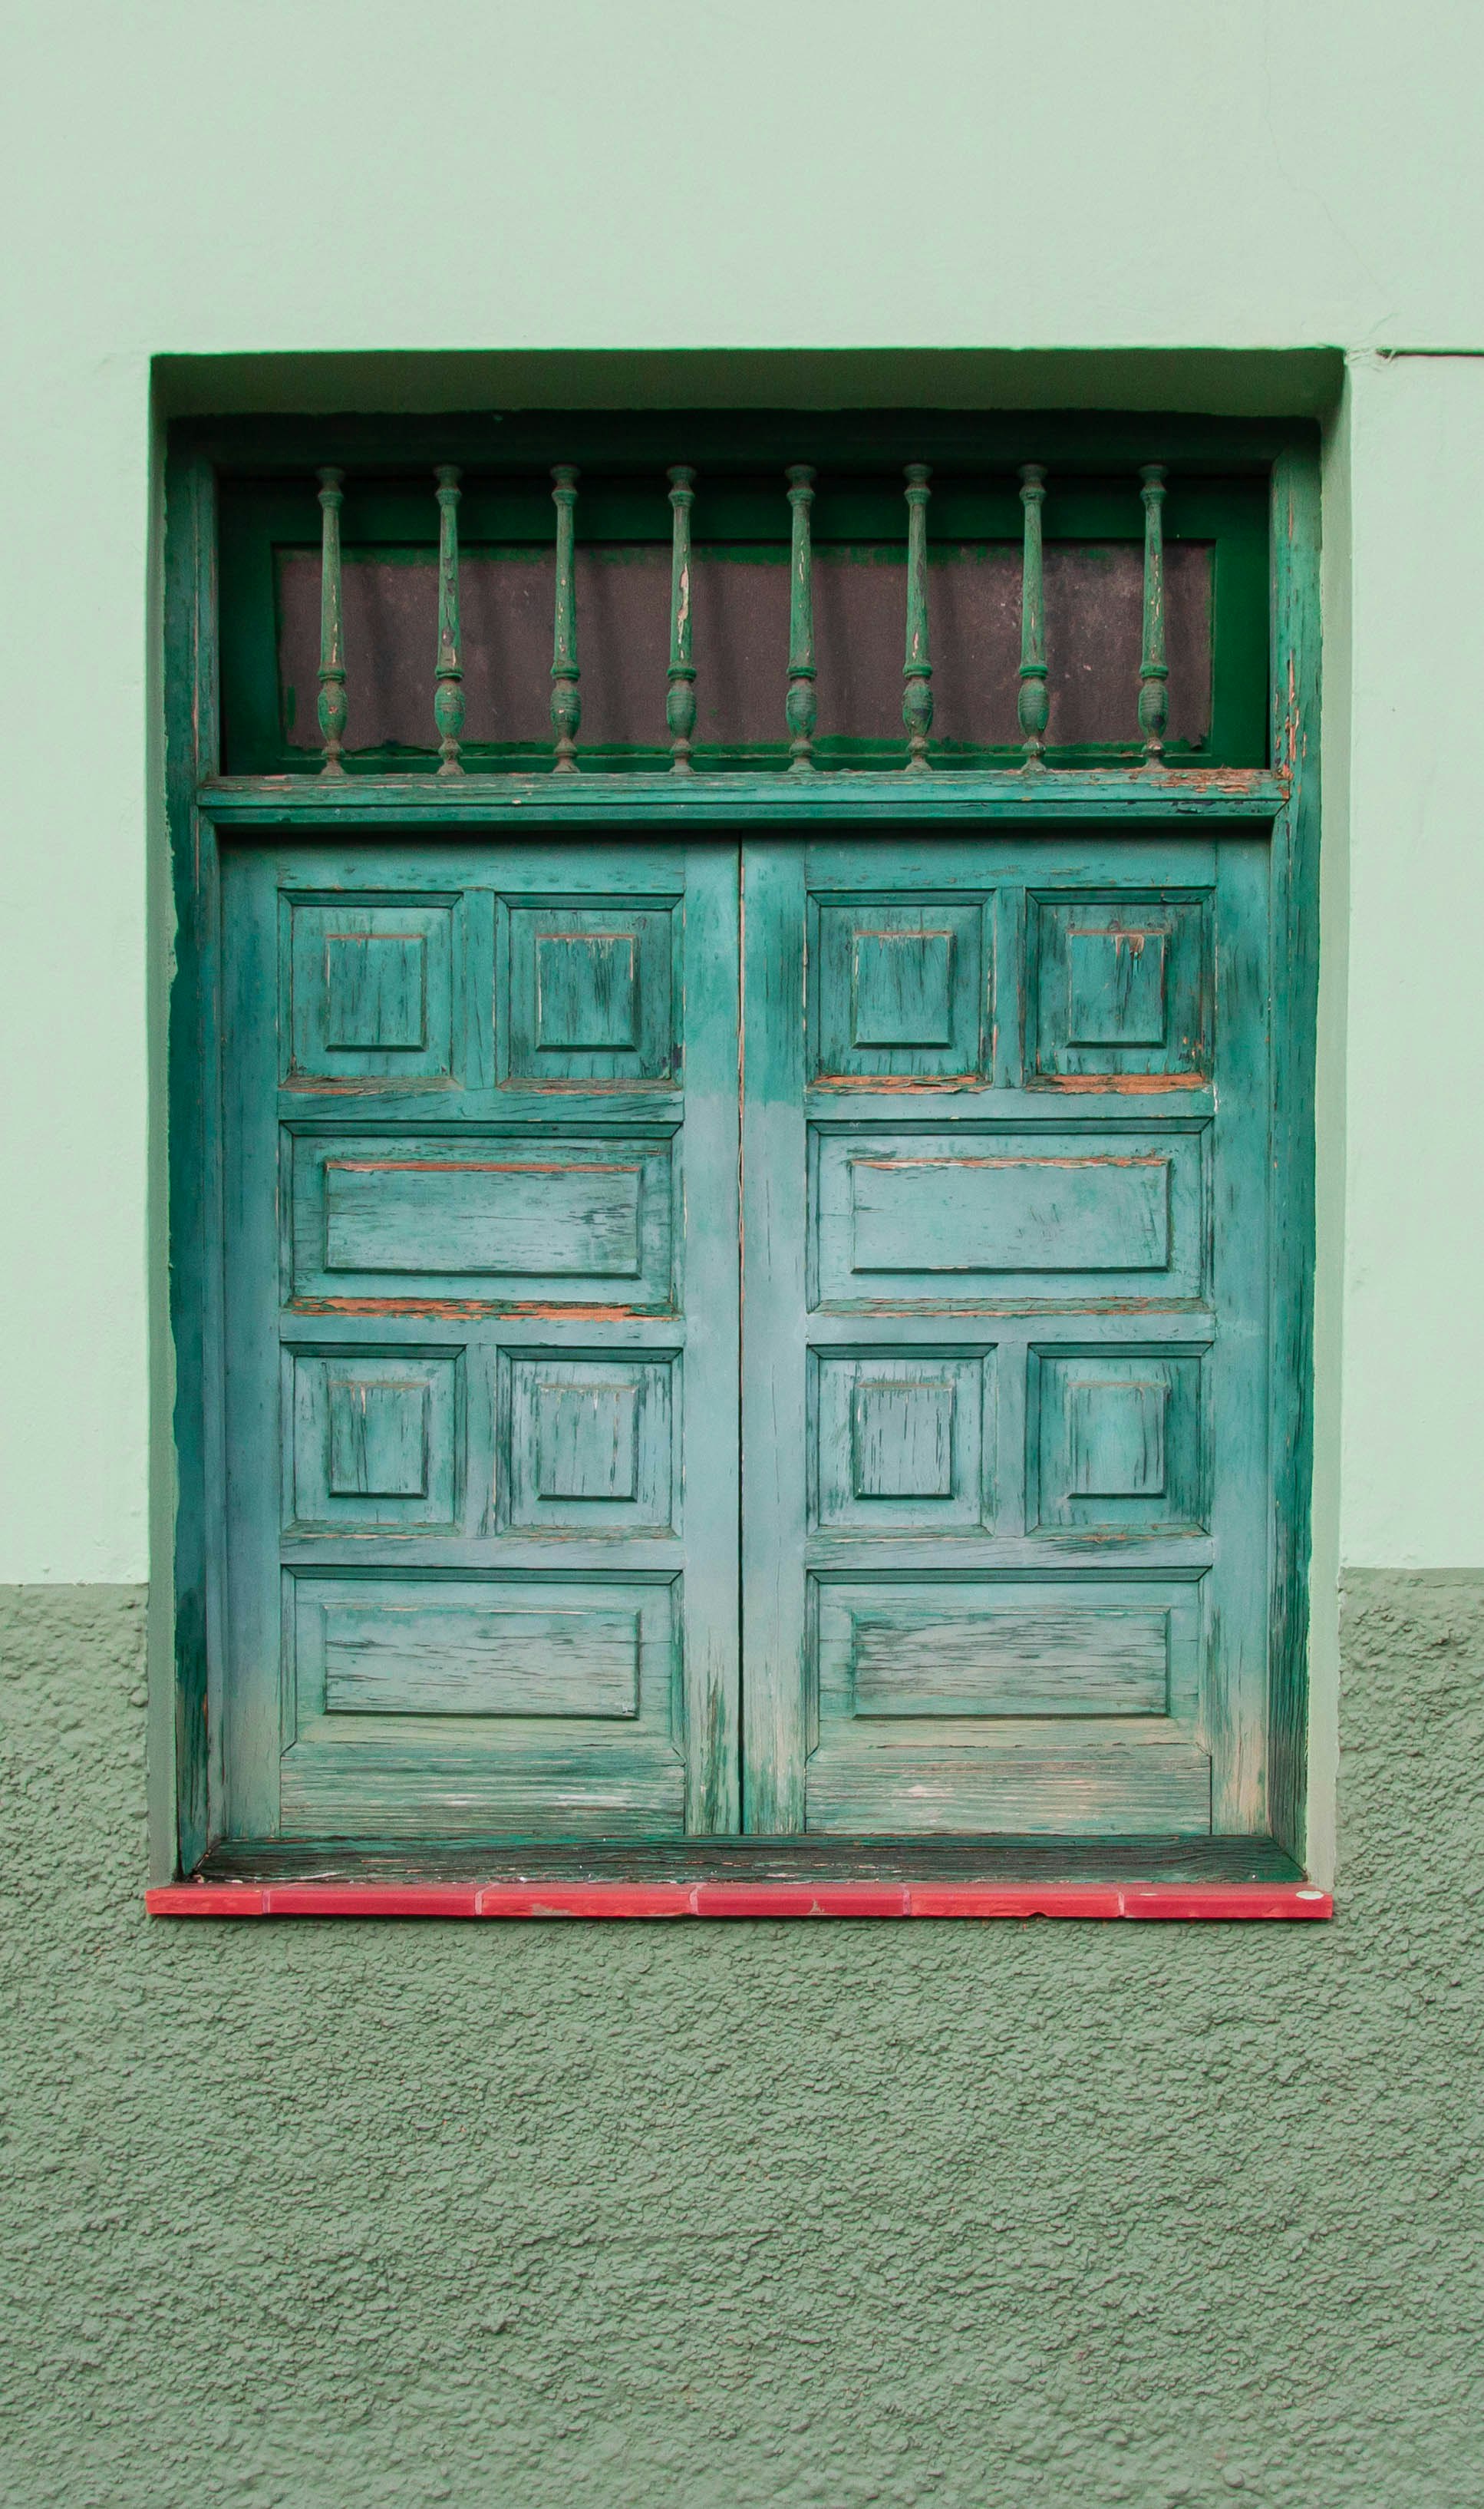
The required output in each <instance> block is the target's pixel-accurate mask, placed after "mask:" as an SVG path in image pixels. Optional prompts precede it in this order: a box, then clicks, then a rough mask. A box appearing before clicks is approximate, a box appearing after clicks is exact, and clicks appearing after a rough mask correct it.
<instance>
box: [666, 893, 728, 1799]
mask: <svg viewBox="0 0 1484 2509" xmlns="http://www.w3.org/2000/svg"><path fill="white" fill-rule="evenodd" d="M740 922H741V900H740V896H739V891H738V877H737V856H736V853H735V851H734V849H733V848H732V847H731V846H730V845H717V844H704V843H703V844H696V845H690V846H687V847H686V925H685V958H684V971H683V979H682V983H683V999H684V1014H683V1016H684V1036H685V1047H686V1121H685V1147H684V1150H683V1153H682V1157H683V1173H682V1180H681V1194H682V1244H683V1247H684V1255H683V1260H684V1265H685V1306H686V1354H685V1362H684V1367H685V1433H684V1437H683V1440H682V1446H681V1452H682V1455H683V1457H684V1475H685V1487H684V1501H683V1504H684V1512H685V1513H684V1521H685V1526H686V1562H687V1565H686V1572H685V1583H686V1612H685V1626H686V1648H685V1659H684V1667H683V1674H682V1678H683V1682H684V1688H685V1704H686V1713H685V1734H686V1830H687V1831H688V1832H689V1833H690V1834H691V1835H692V1836H702V1837H705V1836H716V1835H723V1836H726V1835H735V1833H736V1832H737V1830H738V1829H740V1827H741V1821H742V1812H741V1801H740V1789H741V1749H742V1741H741V1732H740V1725H739V1717H738V1683H739V1677H740V1664H741V1629H740V1627H739V1619H740V1611H739V1595H738V1570H737V1528H738V1521H739V1516H740V1511H741V1485H740V1473H741V1457H740V1454H739V1452H738V1442H737V1404H738V1388H739V1384H740V1371H741V1349H740V1317H739V1313H738V1307H739V1300H738V1293H737V1265H738V1261H739V1245H740V1238H741V1213H740V1209H739V1180H738V1166H739V1156H740V1143H739V1138H738V1127H739V1123H740V1112H741V1110H740V1107H739V1105H738V1054H737V1020H738V999H739V984H740V976H739V965H738V961H739V952H740Z"/></svg>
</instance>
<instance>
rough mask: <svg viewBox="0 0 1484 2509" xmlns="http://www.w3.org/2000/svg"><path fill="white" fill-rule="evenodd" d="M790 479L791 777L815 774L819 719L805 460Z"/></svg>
mask: <svg viewBox="0 0 1484 2509" xmlns="http://www.w3.org/2000/svg"><path fill="white" fill-rule="evenodd" d="M787 475H788V482H789V505H790V506H791V508H792V510H793V516H794V531H793V545H792V550H791V555H790V567H789V693H788V696H787V698H786V699H785V702H784V714H785V717H786V720H787V722H788V727H789V734H790V738H789V762H790V764H789V773H790V774H791V775H812V774H813V772H814V726H815V724H816V723H817V722H818V720H819V699H818V697H817V696H816V695H815V693H814V557H813V550H812V548H811V546H810V541H809V508H810V506H812V505H813V503H814V473H813V471H812V470H811V469H810V468H809V465H808V464H807V462H795V463H793V464H791V466H790V468H789V471H788V474H787Z"/></svg>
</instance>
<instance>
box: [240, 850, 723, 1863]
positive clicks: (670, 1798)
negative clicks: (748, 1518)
mask: <svg viewBox="0 0 1484 2509" xmlns="http://www.w3.org/2000/svg"><path fill="white" fill-rule="evenodd" d="M223 928H224V952H225V964H226V986H225V1004H226V1015H225V1032H224V1039H223V1044H224V1064H225V1069H226V1073H227V1089H226V1133H227V1167H226V1177H227V1186H226V1211H225V1223H226V1275H227V1310H228V1369H227V1446H228V1493H229V1517H230V1522H229V1610H228V1616H227V1617H228V1622H229V1626H230V1630H231V1641H230V1643H231V1649H232V1661H231V1665H230V1669H229V1679H228V1683H227V1691H226V1703H225V1704H226V1713H227V1715H228V1717H229V1719H230V1721H231V1733H230V1738H229V1749H228V1753H227V1759H228V1765H229V1766H230V1768H231V1769H232V1771H233V1775H234V1791H233V1797H232V1804H231V1826H232V1829H233V1831H234V1833H235V1834H237V1835H239V1836H257V1837H271V1836H275V1835H286V1836H318V1837H325V1838H330V1837H346V1836H378V1835H386V1836H398V1835H400V1836H413V1835H418V1834H423V1835H426V1836H434V1835H436V1836H449V1835H457V1834H459V1833H461V1832H462V1833H464V1834H465V1835H467V1834H470V1833H473V1832H477V1833H479V1834H482V1835H485V1836H489V1837H500V1836H503V1837H519V1836H523V1835H524V1836H531V1835H537V1836H541V1837H546V1838H560V1837H564V1836H566V1837H572V1838H578V1839H579V1838H582V1837H591V1836H597V1835H603V1836H616V1837H622V1836H649V1837H655V1836H659V1837H663V1836H666V1835H676V1834H679V1833H681V1832H683V1831H685V1830H686V1829H688V1830H691V1831H702V1832H705V1831H717V1830H721V1831H733V1830H735V1829H736V1827H737V1825H738V1808H737V1725H736V1715H737V1654H738V1605H737V1575H736V1554H737V1515H738V1494H737V1444H736V1389H737V1374H738V1360H737V1312H738V1253H737V1241H738V1228H737V1209H736V1201H737V1125H738V1111H737V1004H736V968H737V958H738V941H737V866H736V857H735V853H734V852H733V851H732V850H731V849H729V848H727V847H724V846H723V847H706V846H704V845H703V846H697V847H686V846H683V845H661V846H633V845H625V846H622V847H617V846H601V845H600V846H586V845H585V846H575V847H558V846H550V847H546V846H532V847H529V848H525V847H513V846H511V847H492V846H488V845H478V844H474V843H470V844H468V845H467V846H464V847H450V846H445V845H440V846H437V847H428V848H424V847H422V846H418V847H416V848H414V847H411V846H409V847H407V848H405V849H398V848H394V847H390V846H387V847H381V846H377V847H372V846H369V845H368V846H366V847H364V848H363V849H362V850H361V851H359V852H352V853H351V854H349V855H348V854H346V853H344V852H342V851H341V850H339V849H332V848H329V847H322V848H316V847H307V846H298V845H295V846H294V847H292V848H285V849H284V850H282V851H281V852H279V851H275V850H272V849H262V848H252V849H247V848H243V849H242V850H241V851H238V852H232V853H229V854H228V855H227V857H226V860H225V863H224V880H223Z"/></svg>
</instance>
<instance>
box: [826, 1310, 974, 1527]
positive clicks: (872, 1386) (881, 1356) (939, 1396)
mask: <svg viewBox="0 0 1484 2509" xmlns="http://www.w3.org/2000/svg"><path fill="white" fill-rule="evenodd" d="M993 1361H994V1354H993V1353H992V1352H991V1351H983V1350H976V1351H962V1350H946V1351H913V1352H911V1353H910V1354H907V1353H903V1352H901V1351H891V1350H880V1351H875V1350H865V1351H856V1350H827V1351H819V1352H816V1353H815V1355H814V1359H813V1391H812V1412H813V1424H812V1427H813V1435H812V1447H813V1472H812V1475H811V1488H812V1503H811V1508H810V1516H811V1520H812V1521H813V1522H814V1523H816V1524H818V1525H820V1526H824V1527H828V1528H831V1529H834V1530H837V1531H840V1532H854V1533H865V1534H872V1533H885V1532H890V1531H900V1532H914V1533H928V1534H932V1533H951V1532H955V1531H974V1532H978V1531H980V1530H981V1529H982V1528H983V1526H984V1525H986V1524H987V1523H988V1522H989V1521H990V1518H991V1516H992V1489H991V1481H992V1461H991V1459H992V1455H993V1403H994V1383H993V1375H992V1369H993Z"/></svg>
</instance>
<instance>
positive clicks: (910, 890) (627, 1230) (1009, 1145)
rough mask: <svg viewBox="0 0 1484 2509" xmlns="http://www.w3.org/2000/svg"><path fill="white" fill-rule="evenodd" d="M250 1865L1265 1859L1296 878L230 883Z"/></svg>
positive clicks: (227, 942) (885, 843)
mask: <svg viewBox="0 0 1484 2509" xmlns="http://www.w3.org/2000/svg"><path fill="white" fill-rule="evenodd" d="M222 931H223V979H224V981H223V995H222V1003H223V1008H222V1022H221V1063H222V1070H223V1075H224V1103H223V1148H224V1163H223V1175H224V1197H223V1213H224V1219H223V1246H224V1266H223V1279H224V1329H223V1340H224V1348H225V1360H226V1364H225V1368H224V1371H223V1387H224V1395H223V1404H222V1437H221V1451H222V1457H223V1479H224V1488H225V1493H226V1511H225V1513H226V1562H225V1567H226V1574H225V1580H224V1586H223V1609H222V1612H221V1616H220V1617H221V1627H222V1631H223V1636H222V1664H223V1679H222V1687H221V1694H220V1697H219V1699H218V1703H217V1712H218V1714H219V1716H220V1718H221V1719H222V1725H223V1731H224V1735H225V1742H226V1748H225V1752H224V1760H225V1765H226V1768H227V1769H228V1770H229V1771H230V1772H231V1773H232V1786H233V1792H232V1797H231V1806H230V1826H231V1830H232V1832H233V1834H235V1835H237V1836H239V1837H259V1838H271V1837H275V1836H283V1837H299V1838H314V1837H321V1838H326V1839H329V1838H335V1837H340V1838H345V1837H349V1836H354V1837H360V1838H367V1837H378V1836H387V1837H405V1838H410V1837H423V1838H432V1837H438V1838H450V1837H454V1836H467V1837H472V1836H480V1837H486V1838H490V1839H495V1838H506V1839H523V1838H534V1839H541V1838H543V1839H551V1840H556V1839H575V1840H583V1839H595V1838H613V1839H618V1840H621V1839H626V1838H627V1839H635V1838H645V1837H647V1838H661V1839H662V1838H666V1837H678V1836H680V1835H682V1834H684V1833H686V1832H690V1833H711V1832H735V1831H738V1830H741V1829H747V1830H752V1831H757V1832H761V1833H769V1832H771V1833H788V1832H795V1833H797V1832H799V1831H803V1830H809V1831H812V1832H818V1833H822V1834H834V1835H836V1836H851V1835H855V1836H871V1835H875V1836H882V1835H907V1834H921V1833H923V1832H930V1831H945V1832H958V1833H964V1832H999V1833H1004V1832H1021V1833H1023V1832H1043V1833H1047V1832H1062V1833H1066V1834H1069V1835H1084V1836H1087V1835H1098V1834H1101V1835H1112V1834H1149V1833H1167V1834H1168V1833H1186V1834H1194V1833H1205V1832H1207V1831H1209V1830H1211V1829H1213V1828H1214V1829H1216V1830H1219V1831H1228V1832H1243V1831H1252V1830H1259V1829H1261V1828H1262V1827H1263V1826H1264V1819H1265V1810H1266V1802H1265V1791H1266V1790H1265V1770H1264V1765H1263V1752H1264V1745H1263V1739H1262V1738H1263V1732H1264V1723H1265V1718H1264V1713H1263V1703H1264V1697H1265V1690H1266V1683H1267V1652H1268V1647H1267V1630H1268V1618H1269V1605H1268V1584H1269V1565H1268V1559H1269V1542H1270V1515H1271V1498H1270V1476H1269V1467H1268V1428H1267V1420H1268V1405H1269V1377H1270V1355H1269V1327H1268V1281H1269V1254H1268V1238H1269V1231H1270V1226H1271V1217H1270V1211H1269V1184H1268V1178H1269V1156H1268V1142H1269V1106H1270V1099H1271V1090H1270V1083H1269V1071H1268V1053H1269V1048H1268V1041H1267V1040H1268V1016H1267V1010H1268V994H1269V972H1268V950H1269V936H1268V879H1267V849H1266V844H1265V843H1263V842H1260V841H1254V840H1252V839H1249V838H1244V837H1242V836H1232V837H1226V836H1223V837H1220V838H1217V839H1212V838H1209V837H1206V836H1187V835H1180V834H1171V835H1170V836H1169V837H1166V838H1160V839H1158V840H1154V839H1150V838H1147V837H1137V838H1129V839H1124V838H1120V837H1118V836H1116V835H1112V834H1102V833H1100V832H1098V831H1096V830H1094V831H1092V832H1088V833H1079V832H1076V831H1072V832H1070V833H1065V834H1062V835H1060V836H1057V837H1055V838H1043V837H1039V836H1038V837H1035V838H1030V837H1027V836H1024V835H1022V834H1020V833H1019V832H1016V831H1013V830H1011V831H1007V832H1005V833H1003V834H1000V833H996V832H995V831H994V830H993V829H992V828H990V829H986V830H985V831H984V832H983V834H982V835H981V834H976V835H974V836H971V837H963V838H960V837H956V836H955V837H946V838H941V839H940V838H934V837H924V838H921V839H919V838H915V837H912V836H910V835H909V834H906V833H903V834H900V835H896V836H893V835H884V836H876V835H874V834H866V835H863V836H860V837H856V838H853V839H852V840H851V841H850V842H841V841H836V840H835V839H831V840H830V841H814V840H812V839H810V840H807V841H805V840H799V841H798V842H789V841H783V840H774V839H768V840H766V841H760V842H758V843H741V844H740V845H739V844H737V843H723V842H717V841H713V840H710V839H704V840H697V841H696V842H693V843H648V842H643V841H639V842H632V843H628V842H625V843H617V842H614V843H566V842H557V841H556V840H552V841H551V842H547V843H529V844H506V843H494V842H486V841H484V840H483V839H478V838H474V837H470V838H469V839H468V840H467V841H466V842H464V843H448V842H445V841H442V840H440V841H438V842H436V843H422V842H416V843H414V842H408V843H402V844H397V843H379V844H376V845H371V844H365V845H355V846H352V847H350V848H347V847H344V846H335V845H333V844H330V843H324V844H322V845H314V844H305V843H297V842H296V843H293V844H291V845H290V844H287V843H285V844H283V845H273V844H262V845H251V846H249V845H245V844H243V845H241V846H238V847H234V848H231V849H229V851H228V852H227V854H226V857H225V860H224V868H223V912H222Z"/></svg>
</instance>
